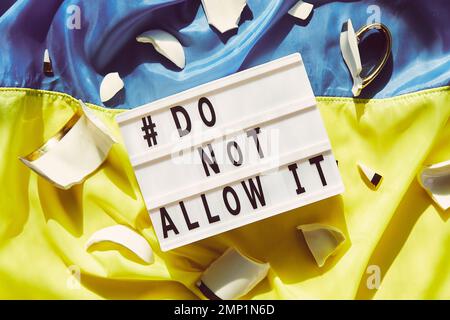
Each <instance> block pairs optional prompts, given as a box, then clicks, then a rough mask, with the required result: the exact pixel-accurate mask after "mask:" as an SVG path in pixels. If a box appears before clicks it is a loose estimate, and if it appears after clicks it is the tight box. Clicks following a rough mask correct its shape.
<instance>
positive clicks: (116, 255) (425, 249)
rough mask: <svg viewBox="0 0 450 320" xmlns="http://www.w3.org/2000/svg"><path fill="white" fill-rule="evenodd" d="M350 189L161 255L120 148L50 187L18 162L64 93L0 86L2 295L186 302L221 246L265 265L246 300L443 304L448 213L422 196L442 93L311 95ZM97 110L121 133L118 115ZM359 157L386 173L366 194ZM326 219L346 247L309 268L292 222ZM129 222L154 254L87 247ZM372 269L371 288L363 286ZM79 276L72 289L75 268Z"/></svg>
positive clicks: (65, 111) (63, 108)
mask: <svg viewBox="0 0 450 320" xmlns="http://www.w3.org/2000/svg"><path fill="white" fill-rule="evenodd" d="M318 101H319V108H320V111H321V114H322V116H323V118H324V121H325V125H326V128H327V131H328V133H329V136H330V139H331V143H332V146H333V150H334V153H335V156H336V158H337V159H338V160H339V169H340V172H341V175H342V178H343V181H344V184H345V187H346V191H345V193H344V194H343V195H342V196H337V197H333V198H330V199H327V200H324V201H321V202H318V203H315V204H312V205H309V206H307V207H304V208H299V209H296V210H293V211H292V212H289V213H284V214H281V215H278V216H276V217H273V218H270V219H266V220H263V221H260V222H257V223H254V224H251V225H248V226H245V227H242V228H239V229H236V230H233V231H230V232H227V233H224V234H221V235H219V236H215V237H212V238H209V239H206V240H203V241H200V242H197V243H195V244H191V245H188V246H185V247H182V248H179V249H176V250H173V251H169V252H166V253H162V252H160V250H159V246H158V243H157V240H156V237H155V234H154V232H153V230H152V227H151V222H150V219H149V217H148V215H147V213H146V210H145V207H144V203H143V200H142V198H141V195H140V193H139V189H138V186H137V183H136V180H135V178H134V174H133V171H132V168H131V166H130V163H129V160H128V158H127V155H126V152H125V149H124V146H123V144H122V143H120V144H117V145H115V146H114V147H113V149H112V150H111V153H110V155H109V157H108V159H107V161H106V162H105V163H104V164H103V165H102V167H101V168H100V169H99V170H98V171H96V172H95V173H93V174H92V175H91V176H90V177H89V178H88V179H87V180H86V181H85V182H84V183H83V184H81V185H77V186H75V187H73V188H71V189H70V190H67V191H64V190H59V189H57V188H55V187H54V186H52V185H51V184H50V183H48V182H47V181H46V180H44V179H42V178H40V177H38V176H37V175H36V174H35V173H34V172H31V171H30V170H29V169H28V168H27V167H26V166H24V165H23V164H22V163H21V162H20V161H19V160H18V157H19V156H23V155H26V154H28V153H29V152H31V151H32V150H34V149H35V148H37V147H38V146H40V145H41V144H42V143H43V142H45V141H46V140H47V139H48V138H49V137H51V136H52V135H53V134H54V133H55V132H57V131H58V130H59V129H60V127H61V126H62V125H63V124H64V123H65V122H66V121H67V120H68V119H69V118H70V116H71V115H72V113H73V112H74V110H75V108H78V102H77V101H76V100H75V99H73V98H71V97H69V96H66V95H64V94H58V93H51V92H44V91H38V90H27V89H1V90H0V186H1V192H0V298H40V299H54V298H57V299H59V298H60V299H80V298H83V299H95V298H127V299H128V298H130V299H133V298H143V299H157V298H158V299H195V298H201V294H200V293H199V291H198V290H197V289H196V287H195V282H196V280H197V279H198V278H199V276H200V274H201V272H202V270H204V269H205V268H206V267H207V266H208V265H209V264H210V263H211V262H212V261H213V260H214V259H215V258H217V257H218V256H219V255H220V254H221V253H222V252H223V251H224V250H225V249H226V248H227V247H229V246H236V247H237V248H239V249H240V250H242V251H243V252H244V253H246V254H248V255H249V256H251V257H253V258H255V259H258V260H263V261H268V262H270V263H271V270H270V272H269V276H268V277H267V279H265V280H264V281H263V282H261V283H260V284H259V285H258V286H257V287H256V288H255V289H254V290H252V291H251V292H250V293H249V295H248V296H246V298H253V299H267V298H271V299H311V298H323V299H333V298H335V299H347V298H348V299H352V298H357V299H366V298H379V299H384V298H394V299H396V298H425V299H429V298H430V299H443V298H447V299H448V298H450V272H449V270H450V224H449V222H448V218H449V212H448V211H447V212H444V211H442V210H440V209H438V208H437V206H435V205H434V204H433V203H432V200H431V198H430V197H429V196H428V195H427V194H426V193H425V191H424V190H423V189H421V187H420V186H419V185H418V183H417V180H416V178H415V176H416V174H417V172H418V170H419V168H420V167H421V166H422V165H423V164H426V163H433V162H438V161H442V160H446V159H449V158H450V146H449V145H448V141H449V138H450V123H449V117H450V88H449V87H445V88H439V89H433V90H428V91H423V92H417V93H414V94H409V95H405V96H400V97H396V98H390V99H383V100H376V99H374V100H370V101H365V100H353V99H346V98H318ZM90 107H92V108H94V109H95V110H96V112H97V114H98V115H99V116H100V117H101V118H102V119H103V120H104V121H105V122H106V123H107V124H108V125H109V126H110V127H111V129H112V131H113V132H114V133H115V135H116V136H117V138H118V139H119V141H121V138H120V135H119V131H118V128H117V126H116V124H115V121H114V116H115V115H116V114H117V113H118V112H121V111H117V110H107V109H103V108H100V107H95V106H92V105H90ZM357 161H360V162H362V163H364V164H366V165H367V166H369V167H371V168H373V169H375V170H376V171H377V172H379V173H381V174H382V175H383V177H384V179H383V181H382V183H381V185H380V187H379V188H378V189H377V190H373V189H371V188H370V187H369V186H368V185H367V183H366V181H365V180H364V179H363V178H362V176H361V173H360V172H359V171H358V169H357V165H356V163H357ZM304 223H326V224H330V225H333V226H335V227H338V228H340V229H341V230H342V231H343V232H344V234H345V235H346V237H347V242H346V243H345V245H344V246H343V247H342V248H341V250H340V251H339V253H338V254H337V255H336V256H335V257H333V258H331V259H329V260H328V261H327V263H326V264H325V266H324V267H322V268H319V267H317V265H316V264H315V262H314V259H313V257H312V255H311V253H310V252H309V250H308V248H307V246H306V244H305V242H304V239H302V237H301V236H300V234H299V233H298V231H296V226H297V225H299V224H304ZM115 224H125V225H129V226H130V227H132V228H134V229H135V230H137V231H138V232H140V233H141V234H142V235H143V236H144V237H145V238H146V239H147V240H148V241H149V243H150V244H151V246H152V247H153V249H154V251H155V263H154V264H152V265H150V266H149V265H144V264H142V263H141V262H140V261H138V260H137V259H134V258H133V257H132V255H130V253H129V252H126V251H125V250H124V249H122V248H121V247H119V246H117V245H114V244H110V245H107V246H103V247H102V248H99V250H93V251H91V252H86V251H85V249H84V244H85V242H86V240H87V239H88V238H89V236H90V235H91V234H92V233H93V232H95V231H97V230H98V229H100V228H103V227H107V226H111V225H115ZM370 265H377V266H379V268H380V270H381V277H382V281H381V286H380V287H379V289H378V290H376V289H368V288H367V285H366V283H367V280H368V277H369V276H370V273H368V272H367V270H368V267H369V266H370ZM74 268H75V269H76V270H78V269H79V270H80V272H81V275H80V280H81V287H77V286H73V285H72V284H73V282H72V280H73V278H72V277H71V271H70V270H73V269H74Z"/></svg>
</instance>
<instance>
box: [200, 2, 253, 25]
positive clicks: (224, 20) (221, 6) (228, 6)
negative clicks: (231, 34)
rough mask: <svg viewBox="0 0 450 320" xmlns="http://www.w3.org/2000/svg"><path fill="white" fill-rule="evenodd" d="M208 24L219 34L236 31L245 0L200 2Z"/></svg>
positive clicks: (245, 3)
mask: <svg viewBox="0 0 450 320" xmlns="http://www.w3.org/2000/svg"><path fill="white" fill-rule="evenodd" d="M202 5H203V9H204V10H205V14H206V18H207V19H208V23H209V24H210V25H212V26H213V27H215V28H216V29H217V30H219V31H220V33H225V32H227V31H230V30H233V29H236V28H237V27H238V23H239V19H240V18H241V13H242V10H244V8H245V6H246V5H247V0H226V1H224V0H202Z"/></svg>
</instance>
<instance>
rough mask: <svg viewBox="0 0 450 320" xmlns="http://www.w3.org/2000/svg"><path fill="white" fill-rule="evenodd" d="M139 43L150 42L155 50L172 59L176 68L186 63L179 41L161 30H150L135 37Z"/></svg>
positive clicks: (182, 66) (181, 67)
mask: <svg viewBox="0 0 450 320" xmlns="http://www.w3.org/2000/svg"><path fill="white" fill-rule="evenodd" d="M136 40H137V41H138V42H141V43H150V44H151V45H153V47H154V48H155V50H156V51H157V52H159V53H160V54H162V55H163V56H164V57H166V58H167V59H169V60H170V61H172V62H173V63H174V64H175V65H176V66H177V67H178V68H180V69H183V68H184V66H185V64H186V58H185V56H184V49H183V46H182V45H181V43H180V41H178V39H177V38H175V37H174V36H173V35H171V34H170V33H168V32H166V31H163V30H150V31H146V32H144V33H142V34H141V35H139V36H137V37H136Z"/></svg>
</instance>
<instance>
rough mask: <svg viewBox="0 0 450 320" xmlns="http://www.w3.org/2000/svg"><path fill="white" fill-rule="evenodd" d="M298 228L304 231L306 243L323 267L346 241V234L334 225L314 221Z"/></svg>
mask: <svg viewBox="0 0 450 320" xmlns="http://www.w3.org/2000/svg"><path fill="white" fill-rule="evenodd" d="M297 229H298V230H300V231H302V233H303V236H304V237H305V240H306V244H307V245H308V248H309V250H310V251H311V253H312V255H313V257H314V259H315V260H316V263H317V265H318V266H319V267H322V266H323V265H324V264H325V262H326V261H327V259H328V258H329V257H330V256H332V255H334V254H335V253H336V252H337V250H338V249H339V247H340V246H341V245H342V244H343V243H344V242H345V236H344V234H343V233H342V232H341V231H340V230H339V229H337V228H335V227H332V226H328V225H324V224H318V223H313V224H305V225H301V226H298V227H297Z"/></svg>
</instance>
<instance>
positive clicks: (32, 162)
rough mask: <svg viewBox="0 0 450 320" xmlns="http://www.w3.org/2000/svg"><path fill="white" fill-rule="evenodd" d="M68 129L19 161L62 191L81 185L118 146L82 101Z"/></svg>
mask: <svg viewBox="0 0 450 320" xmlns="http://www.w3.org/2000/svg"><path fill="white" fill-rule="evenodd" d="M80 104H81V110H78V111H77V112H76V113H75V114H74V115H73V116H72V118H71V119H70V120H69V121H68V122H67V123H66V125H65V126H64V127H63V128H62V129H61V130H60V131H59V132H58V133H57V134H56V135H55V136H53V137H52V138H50V139H49V140H48V141H47V142H46V143H45V144H44V145H43V146H41V147H40V148H38V149H37V150H35V151H33V152H32V153H30V154H29V155H27V156H25V157H23V158H20V160H21V161H22V162H23V163H24V164H25V165H26V166H28V167H29V168H30V169H31V170H33V171H35V172H36V173H38V174H39V175H41V176H42V177H44V178H46V179H47V180H49V181H50V182H52V183H53V184H54V185H55V186H57V187H58V188H61V189H69V188H70V187H71V186H73V185H75V184H78V183H81V182H83V181H84V179H86V177H87V176H88V175H89V174H91V173H92V172H94V171H95V170H96V169H97V168H98V167H99V166H100V165H101V164H102V163H103V161H104V160H105V159H106V157H107V155H108V153H109V150H110V149H111V147H112V145H113V144H114V143H116V141H115V139H114V137H113V136H112V135H111V134H110V133H109V132H108V129H107V127H106V126H105V125H104V124H103V122H102V121H101V120H100V119H99V118H97V117H96V116H95V114H94V113H93V112H92V111H91V110H90V109H89V108H88V107H87V106H86V105H85V104H84V103H83V102H81V101H80Z"/></svg>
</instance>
